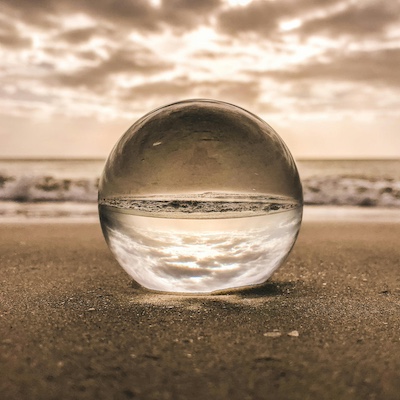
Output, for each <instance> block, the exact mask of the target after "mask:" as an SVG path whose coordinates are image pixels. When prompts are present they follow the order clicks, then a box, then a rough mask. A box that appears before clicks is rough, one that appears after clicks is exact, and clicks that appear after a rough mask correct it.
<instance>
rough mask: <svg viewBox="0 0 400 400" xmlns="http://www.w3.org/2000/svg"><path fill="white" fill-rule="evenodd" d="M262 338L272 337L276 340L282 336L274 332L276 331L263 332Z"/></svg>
mask: <svg viewBox="0 0 400 400" xmlns="http://www.w3.org/2000/svg"><path fill="white" fill-rule="evenodd" d="M264 336H266V337H272V338H277V337H279V336H282V333H280V332H276V331H273V332H265V333H264Z"/></svg>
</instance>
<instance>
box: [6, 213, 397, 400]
mask: <svg viewBox="0 0 400 400" xmlns="http://www.w3.org/2000/svg"><path fill="white" fill-rule="evenodd" d="M0 237H1V241H0V248H1V251H0V265H1V269H0V285H1V292H0V318H1V319H0V398H2V399H8V400H13V399H15V400H17V399H18V400H23V399H130V398H137V399H157V400H159V399H240V400H243V399H302V400H305V399H319V400H321V399H360V400H361V399H363V400H364V399H386V400H387V399H398V398H399V388H400V358H399V354H400V318H399V316H400V246H399V244H400V243H399V238H400V224H399V223H391V222H379V221H378V222H366V221H365V220H363V221H351V222H344V220H336V221H335V219H334V218H331V219H330V220H329V221H327V220H323V219H321V220H318V218H314V220H308V221H305V223H304V224H303V226H302V229H301V233H300V236H299V239H298V241H297V243H296V246H295V248H294V250H293V252H292V253H291V255H290V257H289V259H288V260H287V262H286V264H285V265H284V266H283V267H282V268H281V269H279V270H278V272H277V273H275V274H274V275H273V277H272V278H271V280H270V281H269V282H268V283H266V284H265V285H263V286H261V287H257V288H252V289H244V290H240V291H234V292H230V293H220V294H216V295H207V296H183V295H182V296H181V295H165V294H158V293H154V292H149V291H145V290H143V289H141V288H139V287H138V286H137V285H135V284H134V283H133V282H132V281H131V279H130V278H129V276H128V275H127V274H126V273H125V272H124V271H123V270H122V268H121V267H119V266H118V264H117V262H116V261H115V260H114V258H113V257H112V255H111V253H110V252H109V250H108V248H107V245H106V243H105V241H104V239H103V237H102V234H101V231H100V227H99V225H98V223H95V222H94V223H92V222H91V223H83V224H80V223H51V224H43V223H28V224H23V223H19V224H12V223H3V224H0Z"/></svg>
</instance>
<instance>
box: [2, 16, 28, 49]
mask: <svg viewBox="0 0 400 400" xmlns="http://www.w3.org/2000/svg"><path fill="white" fill-rule="evenodd" d="M0 22H1V24H0V46H3V47H6V48H9V49H22V48H27V47H30V46H31V44H32V40H31V39H30V38H29V37H27V36H25V35H23V34H22V33H21V32H20V31H19V30H18V29H17V28H16V27H15V25H13V24H11V23H10V22H8V21H6V20H3V21H0Z"/></svg>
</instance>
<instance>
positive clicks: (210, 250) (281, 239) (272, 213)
mask: <svg viewBox="0 0 400 400" xmlns="http://www.w3.org/2000/svg"><path fill="white" fill-rule="evenodd" d="M99 213H100V219H101V225H102V228H103V232H104V236H105V237H106V240H107V242H108V244H109V247H110V249H111V251H112V252H113V254H114V255H115V257H116V259H117V260H118V262H119V263H120V264H121V266H122V267H123V268H124V269H125V270H126V272H128V274H129V275H131V276H132V277H133V278H134V279H135V280H136V281H137V282H138V283H140V284H141V285H143V286H145V287H147V288H149V289H153V290H160V291H168V292H212V291H215V290H223V289H227V288H234V287H242V286H249V285H255V284H260V283H263V282H265V281H266V280H267V279H268V278H269V277H270V275H271V274H272V273H273V272H274V271H275V270H276V269H277V268H278V267H279V266H280V265H281V264H282V262H283V261H284V259H285V258H286V257H287V255H288V254H289V252H290V250H291V248H292V246H293V245H294V242H295V240H296V237H297V234H298V231H299V228H300V223H301V218H302V206H301V205H300V204H297V203H296V202H295V201H294V200H293V199H288V198H282V197H280V198H276V197H275V198H273V197H268V196H252V195H244V196H243V195H239V196H232V195H230V196H227V195H226V194H215V193H214V194H211V195H210V194H203V195H198V196H191V197H190V198H188V197H186V198H185V197H179V196H178V197H177V196H161V197H160V196H159V197H158V198H157V199H156V198H151V197H150V198H146V199H144V198H112V199H101V200H100V201H99Z"/></svg>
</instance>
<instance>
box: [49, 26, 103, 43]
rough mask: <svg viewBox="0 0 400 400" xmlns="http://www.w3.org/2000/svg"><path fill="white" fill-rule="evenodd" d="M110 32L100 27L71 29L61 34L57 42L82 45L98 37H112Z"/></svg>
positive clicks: (57, 37)
mask: <svg viewBox="0 0 400 400" xmlns="http://www.w3.org/2000/svg"><path fill="white" fill-rule="evenodd" d="M110 33H111V31H110V30H108V31H107V30H105V29H102V28H98V27H93V26H92V27H87V28H77V29H70V30H66V31H63V32H61V33H59V34H58V35H57V36H56V37H55V40H57V39H59V40H62V41H64V42H67V43H69V44H82V43H84V42H87V41H89V40H90V39H92V38H93V37H96V36H106V35H110Z"/></svg>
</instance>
